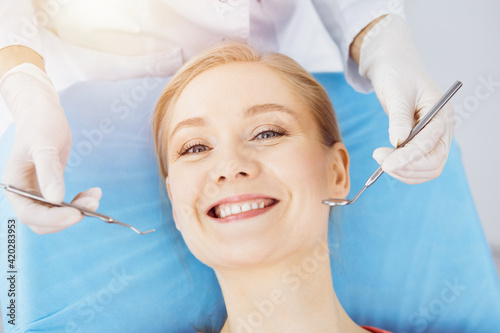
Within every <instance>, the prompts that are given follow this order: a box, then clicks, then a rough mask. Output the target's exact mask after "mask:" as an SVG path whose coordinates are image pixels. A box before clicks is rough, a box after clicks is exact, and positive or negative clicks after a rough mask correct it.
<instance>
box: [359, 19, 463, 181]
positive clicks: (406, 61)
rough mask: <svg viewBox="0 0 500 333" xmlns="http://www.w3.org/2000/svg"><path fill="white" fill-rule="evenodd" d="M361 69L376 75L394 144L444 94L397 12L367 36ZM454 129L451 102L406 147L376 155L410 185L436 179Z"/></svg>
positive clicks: (372, 76)
mask: <svg viewBox="0 0 500 333" xmlns="http://www.w3.org/2000/svg"><path fill="white" fill-rule="evenodd" d="M359 73H360V75H362V76H364V77H367V78H368V79H370V81H371V83H372V85H373V88H374V90H375V93H376V94H377V97H378V99H379V101H380V103H381V105H382V107H383V108H384V110H385V112H386V113H387V115H388V116H389V139H390V142H391V144H392V145H393V146H394V147H397V146H398V145H399V144H401V143H402V142H403V141H404V140H406V138H407V137H408V135H409V134H410V132H411V130H412V128H413V127H414V126H415V125H416V123H417V122H418V120H419V119H420V118H422V117H423V116H424V115H425V114H426V113H427V112H428V111H429V110H430V108H431V107H432V106H433V105H434V104H435V103H436V102H437V101H438V100H439V98H440V97H441V96H442V95H443V92H442V91H441V89H440V88H439V87H438V86H437V84H436V83H435V82H434V80H433V79H432V78H431V77H430V75H429V73H428V72H427V71H426V70H425V68H424V66H423V64H422V62H421V60H420V57H419V55H418V53H417V51H416V48H415V46H414V44H413V42H412V40H411V38H410V32H409V29H408V26H407V25H406V22H405V21H404V20H403V19H402V18H401V17H399V16H397V15H388V16H386V17H385V18H383V19H382V20H381V21H379V22H378V23H377V24H376V25H374V26H373V28H372V29H371V30H370V31H369V32H368V33H367V35H366V36H365V37H364V39H363V43H362V45H361V49H360V59H359ZM453 131H454V122H453V107H452V104H451V102H448V104H446V106H445V107H444V108H443V109H442V110H441V111H439V113H438V114H437V115H436V116H435V117H434V119H433V120H432V121H431V122H430V123H429V124H427V126H426V127H425V128H424V129H423V130H422V131H421V132H420V133H419V134H418V135H416V136H415V137H414V138H413V139H412V141H410V142H409V143H407V144H406V145H405V146H404V147H403V148H400V149H398V150H396V151H394V148H386V147H383V148H378V149H376V150H375V151H374V152H373V158H374V159H375V160H376V161H377V162H378V163H379V164H380V165H381V166H382V170H384V171H385V172H387V173H388V174H390V175H391V176H393V177H394V178H397V179H399V180H401V181H403V182H405V183H408V184H418V183H423V182H426V181H429V180H432V179H434V178H436V177H437V176H439V175H440V174H441V172H442V170H443V168H444V165H445V163H446V159H447V158H448V152H449V149H450V143H451V138H452V135H453ZM393 151H394V152H393Z"/></svg>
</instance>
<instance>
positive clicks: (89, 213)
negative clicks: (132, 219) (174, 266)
mask: <svg viewBox="0 0 500 333" xmlns="http://www.w3.org/2000/svg"><path fill="white" fill-rule="evenodd" d="M0 187H3V188H4V189H6V190H7V191H9V192H12V193H16V194H18V195H22V196H24V197H27V198H30V199H33V200H36V201H40V202H43V203H46V204H49V205H51V206H55V207H72V208H76V209H78V210H79V211H80V212H81V213H82V214H83V215H85V216H90V217H97V218H99V219H101V220H103V221H104V222H106V223H115V224H119V225H121V226H124V227H126V228H129V229H131V230H133V231H134V232H136V233H137V234H139V235H145V234H149V233H150V232H154V231H155V229H151V230H148V231H144V232H143V231H139V230H137V229H136V228H134V227H133V226H131V225H128V224H125V223H122V222H119V221H116V220H115V219H114V218H112V217H111V216H107V215H104V214H100V213H98V212H93V211H91V210H88V209H85V208H82V207H79V206H76V205H73V204H70V203H66V202H61V203H60V204H56V203H52V202H50V201H47V200H45V199H44V198H43V197H42V196H40V195H38V194H37V193H33V192H29V191H25V190H21V189H19V188H17V187H15V186H12V185H6V184H2V183H0Z"/></svg>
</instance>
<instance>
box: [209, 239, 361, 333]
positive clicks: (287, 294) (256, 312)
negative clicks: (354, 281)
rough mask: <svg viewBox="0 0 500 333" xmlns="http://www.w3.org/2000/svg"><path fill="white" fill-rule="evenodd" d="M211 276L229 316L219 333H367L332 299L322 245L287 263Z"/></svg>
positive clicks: (329, 275)
mask: <svg viewBox="0 0 500 333" xmlns="http://www.w3.org/2000/svg"><path fill="white" fill-rule="evenodd" d="M216 275H217V278H218V280H219V284H220V286H221V289H222V293H223V295H224V301H225V303H226V309H227V313H228V319H227V321H226V323H225V324H224V327H223V329H222V331H221V333H250V332H252V333H256V332H262V333H265V332H287V333H293V332H342V333H351V332H356V333H357V332H366V331H365V330H363V329H362V328H361V327H359V326H357V325H356V324H355V323H354V322H353V321H352V320H351V319H350V318H349V316H348V315H347V314H346V313H345V311H344V309H343V308H342V306H341V305H340V303H339V301H338V299H337V296H336V295H335V291H334V289H333V284H332V276H331V270H330V257H329V254H328V242H327V240H326V239H325V240H324V241H323V242H321V244H320V245H318V246H317V247H316V248H315V249H314V250H313V251H311V252H309V253H306V254H302V255H300V256H297V257H296V258H294V259H291V260H289V261H287V262H280V263H276V264H273V266H271V267H261V268H259V269H255V268H252V269H251V270H248V271H241V270H238V271H236V270H232V271H223V272H220V271H219V272H217V271H216Z"/></svg>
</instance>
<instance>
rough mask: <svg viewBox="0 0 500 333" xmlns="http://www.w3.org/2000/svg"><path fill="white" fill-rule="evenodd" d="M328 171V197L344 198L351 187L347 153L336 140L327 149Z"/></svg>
mask: <svg viewBox="0 0 500 333" xmlns="http://www.w3.org/2000/svg"><path fill="white" fill-rule="evenodd" d="M329 154H330V155H329V156H330V158H329V161H328V171H329V180H330V181H329V183H328V184H329V188H328V193H329V195H330V198H345V197H346V196H347V195H348V194H349V190H350V188H351V180H350V177H349V153H348V152H347V149H346V147H345V146H344V144H343V143H342V142H336V143H335V144H334V145H333V146H332V147H330V151H329Z"/></svg>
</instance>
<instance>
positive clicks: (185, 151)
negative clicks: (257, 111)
mask: <svg viewBox="0 0 500 333" xmlns="http://www.w3.org/2000/svg"><path fill="white" fill-rule="evenodd" d="M264 133H274V135H273V136H271V137H267V138H262V139H258V137H259V136H260V135H262V134H264ZM285 134H286V131H285V130H282V129H265V130H263V131H261V132H259V133H258V134H257V135H256V136H255V137H254V138H253V139H254V140H259V141H260V140H268V139H272V138H275V137H280V136H283V135H285ZM198 146H200V147H206V148H207V149H204V150H203V151H201V152H204V151H207V150H208V147H207V146H206V145H204V144H202V143H201V142H194V143H191V144H189V145H188V146H187V147H186V148H184V149H182V150H181V151H179V152H178V155H179V156H183V155H191V154H197V153H200V152H196V153H195V152H191V153H190V152H189V151H190V150H191V149H193V148H195V147H198Z"/></svg>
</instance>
